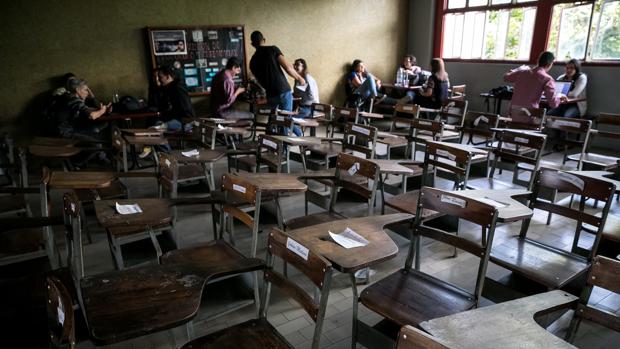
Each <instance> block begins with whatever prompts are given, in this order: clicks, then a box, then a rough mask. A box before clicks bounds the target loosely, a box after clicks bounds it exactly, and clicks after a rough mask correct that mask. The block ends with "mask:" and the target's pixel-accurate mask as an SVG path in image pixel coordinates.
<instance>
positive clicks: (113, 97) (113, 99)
mask: <svg viewBox="0 0 620 349" xmlns="http://www.w3.org/2000/svg"><path fill="white" fill-rule="evenodd" d="M119 101H120V98H119V97H118V92H114V95H113V96H112V103H118V102H119Z"/></svg>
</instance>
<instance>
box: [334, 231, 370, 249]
mask: <svg viewBox="0 0 620 349" xmlns="http://www.w3.org/2000/svg"><path fill="white" fill-rule="evenodd" d="M328 232H329V236H331V238H332V239H334V241H336V243H337V244H338V245H340V246H342V247H344V248H354V247H364V246H366V245H368V240H366V239H364V237H363V236H361V235H360V234H358V233H356V232H355V231H353V230H352V229H351V228H346V229H345V230H344V231H343V232H342V233H340V234H334V233H332V232H331V231H328Z"/></svg>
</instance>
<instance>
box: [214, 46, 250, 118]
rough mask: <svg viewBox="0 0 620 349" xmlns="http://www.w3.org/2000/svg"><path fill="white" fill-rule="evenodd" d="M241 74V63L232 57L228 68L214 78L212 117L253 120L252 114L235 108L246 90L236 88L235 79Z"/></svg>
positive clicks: (227, 63)
mask: <svg viewBox="0 0 620 349" xmlns="http://www.w3.org/2000/svg"><path fill="white" fill-rule="evenodd" d="M239 73H241V62H239V59H238V58H237V57H230V58H229V59H228V61H227V62H226V67H225V68H224V69H222V70H221V71H220V72H219V73H217V74H216V75H215V76H214V77H213V83H212V84H211V105H210V110H211V116H212V117H215V118H224V119H227V120H242V119H252V117H253V115H252V113H250V112H247V111H243V110H237V109H234V108H233V104H234V103H235V100H237V97H239V95H240V94H242V93H243V92H245V88H243V87H241V86H240V87H236V88H235V81H234V80H233V79H234V78H235V77H236V76H237V75H239Z"/></svg>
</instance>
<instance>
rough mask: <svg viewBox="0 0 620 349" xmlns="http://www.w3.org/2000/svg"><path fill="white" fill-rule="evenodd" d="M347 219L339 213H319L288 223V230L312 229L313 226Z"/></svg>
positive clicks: (294, 219)
mask: <svg viewBox="0 0 620 349" xmlns="http://www.w3.org/2000/svg"><path fill="white" fill-rule="evenodd" d="M343 218H345V217H344V216H342V215H341V214H339V213H337V212H329V211H325V212H319V213H314V214H310V215H306V216H301V217H296V218H293V219H291V220H288V221H287V222H286V230H294V229H299V228H305V227H310V226H313V225H317V224H321V223H327V222H333V221H337V220H340V219H343Z"/></svg>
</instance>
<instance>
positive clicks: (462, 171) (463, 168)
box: [424, 142, 473, 184]
mask: <svg viewBox="0 0 620 349" xmlns="http://www.w3.org/2000/svg"><path fill="white" fill-rule="evenodd" d="M472 156H473V154H472V153H471V152H469V151H467V150H464V149H460V148H458V147H455V146H452V145H451V144H450V143H440V142H427V143H426V154H425V157H424V167H429V166H433V167H435V168H441V169H444V170H446V171H449V172H452V173H455V174H457V175H458V176H461V178H463V180H466V177H467V175H468V174H469V167H470V165H471V158H472ZM445 160H451V161H453V162H454V163H452V162H447V161H445ZM464 184H466V183H464Z"/></svg>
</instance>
